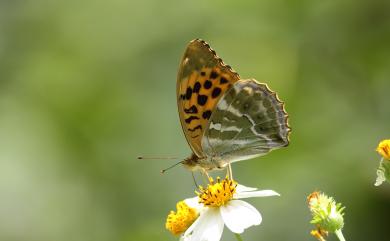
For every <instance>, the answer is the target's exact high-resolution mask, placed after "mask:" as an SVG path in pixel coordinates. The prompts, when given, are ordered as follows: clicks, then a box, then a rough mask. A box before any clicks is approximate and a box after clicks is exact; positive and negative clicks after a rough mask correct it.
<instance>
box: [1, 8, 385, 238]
mask: <svg viewBox="0 0 390 241" xmlns="http://www.w3.org/2000/svg"><path fill="white" fill-rule="evenodd" d="M389 13H390V2H389V1H387V0H383V1H380V0H373V1H366V0H342V1H340V0H327V1H316V0H314V1H313V0H300V1H288V0H269V1H255V0H252V1H222V0H219V1H206V0H198V1H189V0H187V1H179V0H167V1H158V0H147V1H130V0H128V1H125V0H113V1H92V0H89V1H75V0H69V1H45V0H35V1H29V0H1V1H0V240H7V241H14V240H15V241H16V240H29V241H35V240H37V241H38V240H39V241H49V240H56V241H62V240H63V241H89V240H91V241H100V240H101V241H106V240H110V241H126V240H178V238H176V237H174V236H172V235H171V234H170V233H169V232H168V231H166V230H165V228H164V224H165V218H166V215H167V213H168V212H169V210H172V209H174V208H175V204H176V202H177V201H179V200H182V199H184V198H187V197H192V196H194V192H193V191H194V185H193V181H192V178H191V174H190V172H188V171H187V170H185V169H183V168H182V167H177V168H175V169H172V170H170V171H169V172H167V173H166V174H165V175H161V174H160V173H159V171H160V169H162V168H166V167H168V166H169V165H171V164H173V163H174V162H176V161H169V160H137V159H136V156H138V155H158V156H172V155H173V156H177V157H180V158H184V157H186V156H187V155H189V154H190V149H189V147H188V146H187V143H186V141H185V139H184V136H183V133H182V130H181V127H180V124H179V119H178V114H177V107H176V96H175V93H176V90H175V88H176V73H177V69H178V64H179V60H180V58H181V56H182V54H183V51H184V48H185V46H186V44H187V43H188V42H189V41H190V40H191V39H194V38H202V39H205V40H206V41H208V42H209V43H210V45H211V46H212V47H213V48H214V49H215V50H216V51H217V53H218V55H219V56H221V57H222V58H223V59H224V61H225V62H226V63H228V64H230V65H232V66H233V68H234V69H235V70H236V71H238V72H239V73H240V74H241V76H242V77H243V78H251V77H252V78H256V79H258V80H260V81H263V82H266V83H268V85H269V86H270V87H271V89H273V90H275V91H277V92H278V94H279V96H280V98H281V99H282V100H284V101H285V102H286V108H287V111H288V113H289V115H290V124H291V126H292V128H293V132H292V135H291V144H290V146H289V147H288V148H284V149H280V150H278V151H274V152H272V153H270V154H269V155H267V156H264V157H262V158H257V159H254V160H249V161H245V162H239V163H236V164H234V165H233V168H234V172H235V177H236V178H237V179H238V180H239V181H240V182H241V183H243V184H246V185H248V186H256V187H259V188H263V189H274V190H276V191H278V192H279V193H281V194H282V196H281V197H280V198H276V197H274V198H261V199H252V200H249V202H250V203H252V204H253V205H254V206H255V207H257V208H258V209H259V210H260V211H261V213H262V215H263V223H262V224H261V225H260V226H258V227H254V228H250V229H248V230H247V231H246V232H245V233H244V234H243V238H244V240H247V241H249V240H272V241H277V240H280V241H281V240H314V238H312V237H311V236H310V235H309V231H310V230H311V228H312V226H311V225H310V224H309V220H310V214H309V211H308V208H307V204H306V196H307V195H308V194H309V193H310V192H312V191H314V190H323V191H325V192H326V193H328V194H329V195H332V196H334V197H335V198H336V200H337V201H339V202H342V203H343V204H344V205H345V206H346V207H347V209H346V215H345V219H346V224H345V228H344V234H345V236H346V238H347V240H354V241H359V240H361V241H363V240H364V241H366V240H385V239H386V237H387V238H388V235H389V234H388V227H389V215H390V205H389V203H390V185H389V184H388V183H387V184H384V185H382V186H381V187H379V188H376V187H374V185H373V184H374V181H375V177H376V175H375V172H376V167H377V166H378V163H379V159H380V157H379V155H378V154H376V153H375V151H374V150H375V147H376V145H377V144H378V142H379V141H380V140H381V139H383V138H389V137H390V125H389V120H390V108H389V103H390V101H389V90H390V80H389V76H390V14H389ZM218 174H219V175H224V174H223V173H215V174H214V175H218ZM223 240H234V236H233V235H232V233H231V232H229V231H228V230H227V229H226V228H225V231H224V234H223ZM329 240H336V238H335V237H330V238H329Z"/></svg>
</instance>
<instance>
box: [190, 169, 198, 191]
mask: <svg viewBox="0 0 390 241" xmlns="http://www.w3.org/2000/svg"><path fill="white" fill-rule="evenodd" d="M191 174H192V180H194V184H195V187H196V189H199V186H198V183H197V182H196V179H195V175H194V172H191Z"/></svg>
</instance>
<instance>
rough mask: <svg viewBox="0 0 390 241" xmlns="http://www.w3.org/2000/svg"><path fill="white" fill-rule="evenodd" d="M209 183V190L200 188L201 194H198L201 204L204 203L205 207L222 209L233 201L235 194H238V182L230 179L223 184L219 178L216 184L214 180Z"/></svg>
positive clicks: (223, 181) (226, 179)
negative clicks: (221, 207)
mask: <svg viewBox="0 0 390 241" xmlns="http://www.w3.org/2000/svg"><path fill="white" fill-rule="evenodd" d="M209 181H210V184H208V185H207V188H203V187H202V186H199V191H200V192H196V194H198V196H199V202H200V203H203V204H204V205H205V206H210V207H220V206H222V205H225V204H226V203H227V202H229V201H230V200H232V198H233V194H234V193H235V192H236V187H237V182H235V181H233V180H229V179H228V178H225V179H224V180H222V182H221V180H220V178H219V177H218V178H217V182H215V183H214V180H213V179H212V178H210V180H209Z"/></svg>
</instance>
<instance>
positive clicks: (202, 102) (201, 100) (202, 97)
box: [198, 95, 207, 105]
mask: <svg viewBox="0 0 390 241" xmlns="http://www.w3.org/2000/svg"><path fill="white" fill-rule="evenodd" d="M206 102H207V96H206V95H198V104H199V105H205V104H206Z"/></svg>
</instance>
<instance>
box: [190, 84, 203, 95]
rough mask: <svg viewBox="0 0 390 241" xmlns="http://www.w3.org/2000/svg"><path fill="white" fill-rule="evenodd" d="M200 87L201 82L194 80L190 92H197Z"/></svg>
mask: <svg viewBox="0 0 390 241" xmlns="http://www.w3.org/2000/svg"><path fill="white" fill-rule="evenodd" d="M201 87H202V86H201V84H200V83H199V82H196V83H195V84H194V89H193V90H192V92H193V93H199V90H200V88H201Z"/></svg>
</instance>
